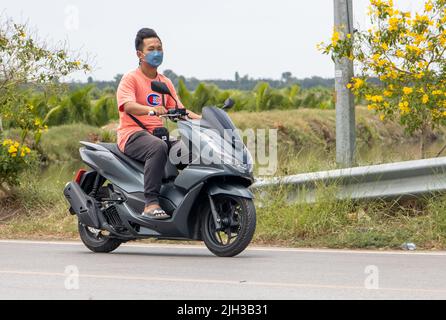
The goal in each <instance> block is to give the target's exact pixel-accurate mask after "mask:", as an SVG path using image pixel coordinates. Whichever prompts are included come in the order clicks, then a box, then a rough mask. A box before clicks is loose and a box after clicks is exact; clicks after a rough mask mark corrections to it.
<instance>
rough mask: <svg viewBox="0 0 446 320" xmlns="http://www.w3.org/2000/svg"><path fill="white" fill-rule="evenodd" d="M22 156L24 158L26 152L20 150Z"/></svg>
mask: <svg viewBox="0 0 446 320" xmlns="http://www.w3.org/2000/svg"><path fill="white" fill-rule="evenodd" d="M20 156H21V157H22V158H23V157H24V156H25V152H24V151H23V150H22V152H20Z"/></svg>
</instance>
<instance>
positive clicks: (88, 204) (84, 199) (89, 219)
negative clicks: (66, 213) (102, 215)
mask: <svg viewBox="0 0 446 320" xmlns="http://www.w3.org/2000/svg"><path fill="white" fill-rule="evenodd" d="M63 193H64V196H65V198H66V199H67V200H68V202H69V203H70V206H71V208H70V212H74V213H75V214H76V215H77V216H78V217H79V221H80V222H81V223H83V224H85V225H86V226H89V227H93V228H96V229H99V228H100V227H101V226H100V223H99V219H98V211H99V208H98V207H97V204H96V200H94V199H93V198H92V197H90V196H88V195H86V194H85V192H84V191H83V190H82V188H81V187H80V186H79V184H77V183H76V182H69V183H67V185H66V186H65V189H64V192H63Z"/></svg>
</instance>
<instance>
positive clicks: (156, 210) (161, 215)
mask: <svg viewBox="0 0 446 320" xmlns="http://www.w3.org/2000/svg"><path fill="white" fill-rule="evenodd" d="M142 216H143V217H146V218H150V219H155V220H166V219H169V218H170V216H169V215H168V214H167V213H166V212H165V211H164V210H163V209H161V207H160V206H159V205H151V206H147V207H146V208H145V209H144V212H143V213H142Z"/></svg>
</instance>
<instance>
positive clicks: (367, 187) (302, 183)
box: [252, 157, 446, 202]
mask: <svg viewBox="0 0 446 320" xmlns="http://www.w3.org/2000/svg"><path fill="white" fill-rule="evenodd" d="M321 185H323V186H330V185H334V186H335V188H336V197H337V198H338V199H345V198H350V199H373V198H398V197H402V196H417V195H421V194H425V193H434V192H441V191H446V157H443V158H433V159H423V160H414V161H404V162H395V163H388V164H381V165H373V166H365V167H356V168H348V169H338V170H330V171H322V172H313V173H305V174H298V175H292V176H285V177H277V178H271V179H260V180H257V181H256V183H255V184H254V185H253V186H252V189H253V190H257V189H258V190H260V191H261V190H262V189H264V188H267V187H278V186H286V187H288V188H289V190H290V192H289V196H288V197H289V200H290V201H299V202H314V201H315V200H316V197H317V189H318V186H321Z"/></svg>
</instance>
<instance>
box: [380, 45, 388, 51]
mask: <svg viewBox="0 0 446 320" xmlns="http://www.w3.org/2000/svg"><path fill="white" fill-rule="evenodd" d="M381 48H382V49H383V50H385V51H387V50H389V46H388V45H387V43H381Z"/></svg>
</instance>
